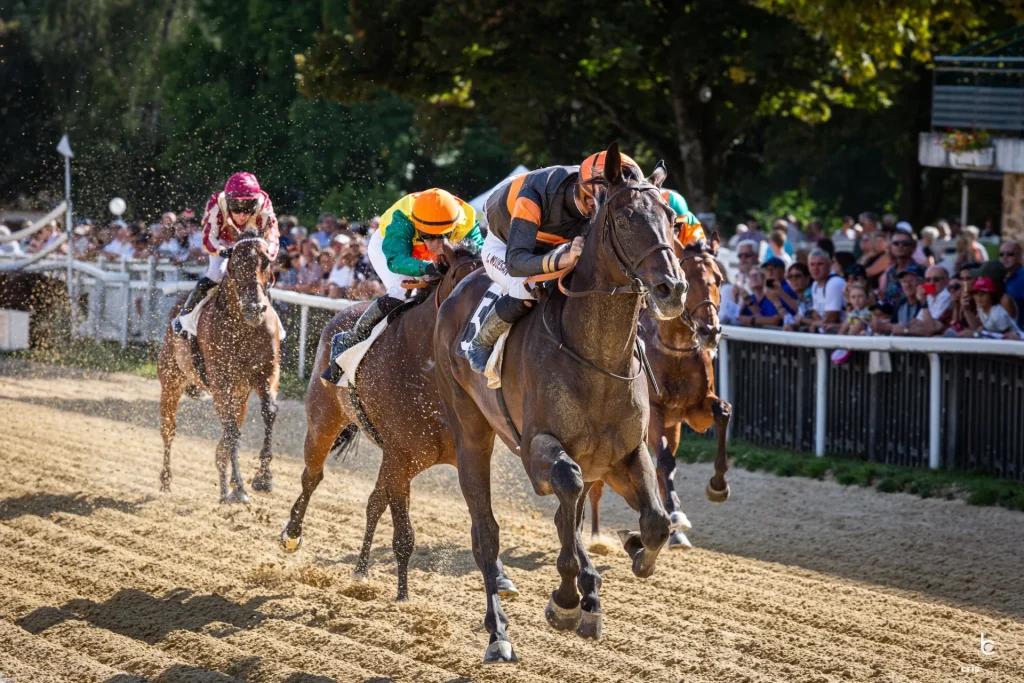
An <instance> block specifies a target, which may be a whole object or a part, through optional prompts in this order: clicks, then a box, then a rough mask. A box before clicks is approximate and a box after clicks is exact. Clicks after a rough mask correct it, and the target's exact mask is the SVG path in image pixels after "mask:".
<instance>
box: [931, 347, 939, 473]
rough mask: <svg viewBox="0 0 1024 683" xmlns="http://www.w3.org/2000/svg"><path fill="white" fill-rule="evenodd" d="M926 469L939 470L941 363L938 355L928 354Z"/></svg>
mask: <svg viewBox="0 0 1024 683" xmlns="http://www.w3.org/2000/svg"><path fill="white" fill-rule="evenodd" d="M928 379H929V382H928V467H930V468H932V469H933V470H937V469H939V460H941V435H940V431H941V429H940V428H941V426H942V425H941V422H942V363H941V361H940V360H939V354H937V353H929V354H928Z"/></svg>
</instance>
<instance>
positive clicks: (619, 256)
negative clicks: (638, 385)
mask: <svg viewBox="0 0 1024 683" xmlns="http://www.w3.org/2000/svg"><path fill="white" fill-rule="evenodd" d="M633 190H638V191H641V192H647V191H650V190H654V191H656V192H660V189H659V188H658V186H657V185H652V184H651V183H646V182H641V183H636V184H628V183H627V184H626V185H623V186H622V187H619V188H618V189H616V190H615V191H614V192H613V193H612V194H611V195H610V196H609V197H608V199H607V200H606V201H605V202H604V205H603V207H602V209H601V211H602V212H603V214H604V215H603V217H601V218H599V219H598V221H597V222H599V223H600V224H601V229H602V230H604V232H605V233H606V234H607V235H608V243H609V244H611V247H612V253H613V254H615V261H616V263H617V264H618V266H619V269H620V270H621V271H622V273H623V275H625V276H626V277H627V278H628V279H629V280H630V284H628V285H620V286H618V287H612V288H610V289H589V290H585V291H582V292H574V291H572V290H570V289H567V288H566V287H565V283H564V280H565V277H566V275H568V274H569V273H571V272H572V271H573V270H574V269H575V267H576V264H573V265H571V266H569V267H568V268H564V269H562V270H560V271H556V272H555V273H549V274H546V275H542V276H533V277H532V278H527V280H526V281H527V282H539V281H544V280H552V279H554V278H555V277H557V278H558V291H560V292H561V293H562V294H563V295H565V296H566V297H567V298H570V299H582V298H585V297H589V296H601V295H604V296H610V295H615V294H631V295H634V296H637V297H638V298H639V300H638V304H639V305H640V306H641V307H643V308H646V306H647V297H648V295H649V294H650V289H648V287H647V285H645V284H644V282H643V280H641V279H640V278H639V277H638V276H637V275H636V268H637V266H639V265H640V264H641V263H643V261H644V259H646V258H647V257H649V256H651V255H652V254H656V253H658V252H659V251H662V250H668V251H672V247H671V245H669V244H668V243H667V242H658V243H657V244H654V245H651V246H650V247H648V248H647V249H645V250H644V252H643V253H642V254H640V256H638V257H637V258H635V259H633V261H632V262H631V261H630V260H629V259H628V258H627V257H626V253H625V250H624V249H623V248H622V244H621V243H620V242H619V240H618V235H617V232H616V230H615V227H616V225H615V223H616V221H615V218H614V216H613V214H612V212H611V209H610V207H611V202H612V199H614V198H615V197H616V196H618V195H619V194H621V193H623V192H630V191H633ZM664 281H665V279H664V278H659V279H658V280H657V281H655V282H654V283H652V284H655V285H657V284H661V283H663V282H664ZM549 299H550V297H548V298H547V299H545V300H544V303H543V304H542V308H541V311H540V317H541V320H542V321H543V323H544V333H545V336H547V337H548V338H549V339H550V340H551V341H553V342H554V343H555V344H556V345H557V346H558V350H559V351H562V352H564V353H565V354H566V355H567V356H569V357H570V358H572V359H573V360H575V361H576V362H578V363H580V364H581V365H584V366H586V367H588V368H591V369H592V370H596V371H598V372H600V373H601V374H602V375H604V376H606V377H611V378H612V379H618V380H623V381H626V382H632V381H633V380H635V379H637V378H639V377H640V375H641V374H642V373H643V372H644V371H645V370H646V371H647V372H648V374H650V375H651V379H652V381H653V379H654V378H653V373H652V371H651V370H650V364H649V363H648V361H647V356H646V353H645V351H644V348H643V345H642V342H641V341H640V339H639V337H636V336H634V350H633V354H632V356H631V361H632V358H636V359H637V360H639V361H640V368H639V369H638V370H637V372H636V374H634V375H632V376H630V375H618V374H615V373H614V372H609V371H608V370H605V369H604V368H602V367H600V366H598V365H596V364H595V363H593V362H591V361H589V360H587V359H586V358H584V357H583V356H581V355H579V354H578V353H576V352H575V351H573V350H572V349H571V348H569V347H568V346H566V345H565V342H564V341H562V335H561V330H558V331H557V332H556V331H555V330H552V329H551V325H550V323H549V322H548V319H547V316H546V315H545V313H546V312H547V303H548V301H549ZM559 327H561V317H559ZM630 364H632V362H631V363H630ZM655 386H657V384H656V383H655Z"/></svg>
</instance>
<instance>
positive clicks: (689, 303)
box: [590, 231, 732, 548]
mask: <svg viewBox="0 0 1024 683" xmlns="http://www.w3.org/2000/svg"><path fill="white" fill-rule="evenodd" d="M718 244H719V237H718V231H715V232H713V233H712V234H711V238H710V239H709V240H707V241H705V240H699V241H697V242H693V243H691V244H687V245H686V246H685V247H682V248H681V249H677V254H678V256H679V263H680V265H681V266H682V268H683V272H684V273H685V274H686V282H687V284H688V285H689V290H688V291H687V294H686V309H685V310H684V312H683V315H682V316H680V317H678V318H672V319H670V320H651V319H650V318H649V317H648V316H644V318H643V321H642V326H643V330H644V331H643V339H644V343H645V344H646V346H647V354H648V357H649V358H650V361H651V368H652V369H653V371H654V372H653V374H654V379H655V381H656V382H657V385H658V391H657V392H656V391H655V390H654V387H653V386H650V385H648V389H649V392H650V397H651V418H650V422H649V423H648V429H647V447H648V448H650V450H651V452H652V453H654V454H655V455H656V456H657V463H658V465H657V469H658V484H659V487H660V488H661V493H662V495H663V496H664V500H665V509H666V510H668V513H669V517H670V518H671V520H672V535H671V536H670V537H669V540H668V547H669V548H691V547H693V546H691V545H690V541H689V539H687V538H686V531H688V530H689V528H690V522H689V520H688V519H687V518H686V515H685V514H684V513H683V511H682V510H681V509H680V505H679V497H678V496H677V495H676V491H675V484H674V478H675V472H676V457H675V453H676V449H677V448H678V447H679V431H680V426H681V424H682V423H684V422H685V423H686V424H687V425H688V426H689V427H690V428H691V429H693V430H694V431H697V432H704V431H706V430H707V428H708V427H710V426H711V425H712V424H714V425H715V427H716V428H717V429H716V431H717V436H718V453H717V455H716V457H715V475H714V476H713V477H712V478H711V481H709V482H708V485H707V486H706V487H705V489H704V492H705V494H706V495H707V497H708V500H710V501H712V502H715V503H721V502H724V501H725V500H726V499H727V498H728V497H729V484H728V483H726V481H725V473H726V470H728V469H729V464H728V458H727V455H726V445H725V437H726V433H727V430H728V428H729V418H730V416H731V414H732V407H731V406H730V405H729V404H728V403H726V402H725V401H723V400H722V399H720V398H718V396H717V395H716V394H715V374H714V370H713V368H712V365H711V360H712V354H713V353H714V352H715V350H716V349H717V348H718V342H719V340H720V339H721V337H722V326H721V325H720V324H719V321H718V307H719V304H720V303H721V298H722V297H721V294H720V292H719V287H721V284H722V272H721V271H720V270H719V269H718V264H717V263H716V262H715V259H716V258H717V257H718ZM603 492H604V484H603V483H602V482H597V483H595V484H594V486H593V488H591V489H590V509H591V512H592V513H593V514H592V515H591V531H592V533H593V534H594V535H595V536H596V535H597V534H598V532H599V529H600V515H601V495H602V493H603Z"/></svg>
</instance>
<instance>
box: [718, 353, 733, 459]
mask: <svg viewBox="0 0 1024 683" xmlns="http://www.w3.org/2000/svg"><path fill="white" fill-rule="evenodd" d="M731 382H732V378H731V377H730V375H729V340H728V339H726V338H725V337H722V339H721V340H720V341H719V342H718V397H719V398H720V399H722V400H723V401H725V402H726V403H729V404H732V384H731ZM730 436H732V420H729V428H728V429H727V430H726V433H725V438H726V440H728V439H729V437H730Z"/></svg>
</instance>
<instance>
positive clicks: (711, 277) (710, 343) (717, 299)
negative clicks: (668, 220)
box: [676, 230, 722, 351]
mask: <svg viewBox="0 0 1024 683" xmlns="http://www.w3.org/2000/svg"><path fill="white" fill-rule="evenodd" d="M720 241H721V240H720V239H719V237H718V231H717V230H715V231H714V232H712V233H711V238H710V239H707V240H705V239H703V238H701V239H698V240H696V241H693V242H690V243H689V244H687V245H685V246H682V245H680V244H679V242H678V241H676V255H677V256H678V257H679V265H680V266H681V267H682V269H683V273H684V274H685V275H686V282H687V284H688V285H689V291H688V292H687V294H686V301H685V307H684V310H683V314H682V316H681V317H682V321H683V323H684V324H685V325H686V326H687V327H689V328H690V329H691V330H692V331H693V334H694V337H695V340H696V342H697V344H698V345H699V346H700V348H701V349H702V350H704V351H713V350H715V349H716V348H717V347H718V342H719V340H720V339H721V338H722V325H721V323H720V322H719V320H718V310H719V306H720V305H721V303H722V294H721V291H720V289H719V288H720V287H721V286H722V271H721V270H719V268H718V262H717V261H716V260H715V259H716V258H717V257H718V245H719V243H720Z"/></svg>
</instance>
